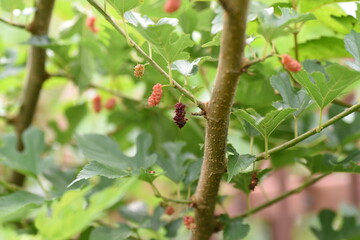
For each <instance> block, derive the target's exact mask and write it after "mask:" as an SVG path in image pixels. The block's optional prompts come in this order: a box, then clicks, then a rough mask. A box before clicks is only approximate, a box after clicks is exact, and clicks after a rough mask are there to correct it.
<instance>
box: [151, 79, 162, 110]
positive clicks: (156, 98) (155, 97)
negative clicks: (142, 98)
mask: <svg viewBox="0 0 360 240" xmlns="http://www.w3.org/2000/svg"><path fill="white" fill-rule="evenodd" d="M161 97H162V85H161V84H160V83H157V84H155V85H154V86H153V91H152V93H151V95H150V97H149V98H148V104H149V106H151V107H154V106H156V105H158V104H159V103H160V100H161Z"/></svg>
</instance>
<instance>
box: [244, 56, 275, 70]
mask: <svg viewBox="0 0 360 240" xmlns="http://www.w3.org/2000/svg"><path fill="white" fill-rule="evenodd" d="M272 56H275V53H271V54H269V55H266V56H265V57H262V58H256V59H253V60H251V61H248V62H244V65H243V66H242V67H241V70H242V72H246V70H247V69H248V68H249V67H251V66H252V65H254V64H257V63H260V62H263V61H265V60H266V59H268V58H270V57H272Z"/></svg>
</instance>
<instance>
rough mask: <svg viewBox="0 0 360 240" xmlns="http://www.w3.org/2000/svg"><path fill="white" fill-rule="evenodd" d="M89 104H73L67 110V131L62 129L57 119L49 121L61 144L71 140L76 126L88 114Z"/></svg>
mask: <svg viewBox="0 0 360 240" xmlns="http://www.w3.org/2000/svg"><path fill="white" fill-rule="evenodd" d="M86 113H87V104H86V103H83V104H79V105H75V106H71V107H69V108H67V109H66V110H65V117H66V119H67V122H68V128H67V129H66V130H65V131H61V130H60V128H59V126H58V124H57V123H56V122H55V121H52V122H50V123H49V125H50V126H51V127H52V128H53V129H54V131H55V133H56V140H57V141H58V142H60V143H61V144H66V143H68V142H69V141H70V139H71V138H72V136H73V133H74V131H75V129H76V127H77V126H78V125H79V124H80V122H81V120H82V119H83V118H84V117H85V116H86Z"/></svg>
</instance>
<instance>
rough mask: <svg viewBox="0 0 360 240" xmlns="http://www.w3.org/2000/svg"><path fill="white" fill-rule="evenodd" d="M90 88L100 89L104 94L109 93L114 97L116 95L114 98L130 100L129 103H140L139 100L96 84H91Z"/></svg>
mask: <svg viewBox="0 0 360 240" xmlns="http://www.w3.org/2000/svg"><path fill="white" fill-rule="evenodd" d="M89 87H91V88H96V89H99V90H101V91H104V92H108V93H110V94H112V95H114V96H116V97H118V98H121V99H126V100H129V101H132V102H139V100H136V99H134V98H131V97H128V96H126V95H124V94H122V93H121V92H119V91H116V90H113V89H109V88H106V87H102V86H99V85H96V84H90V86H89Z"/></svg>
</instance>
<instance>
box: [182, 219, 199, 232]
mask: <svg viewBox="0 0 360 240" xmlns="http://www.w3.org/2000/svg"><path fill="white" fill-rule="evenodd" d="M183 222H184V225H185V227H186V228H187V229H189V230H190V229H194V228H195V227H196V225H195V218H194V217H192V216H184V217H183Z"/></svg>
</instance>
